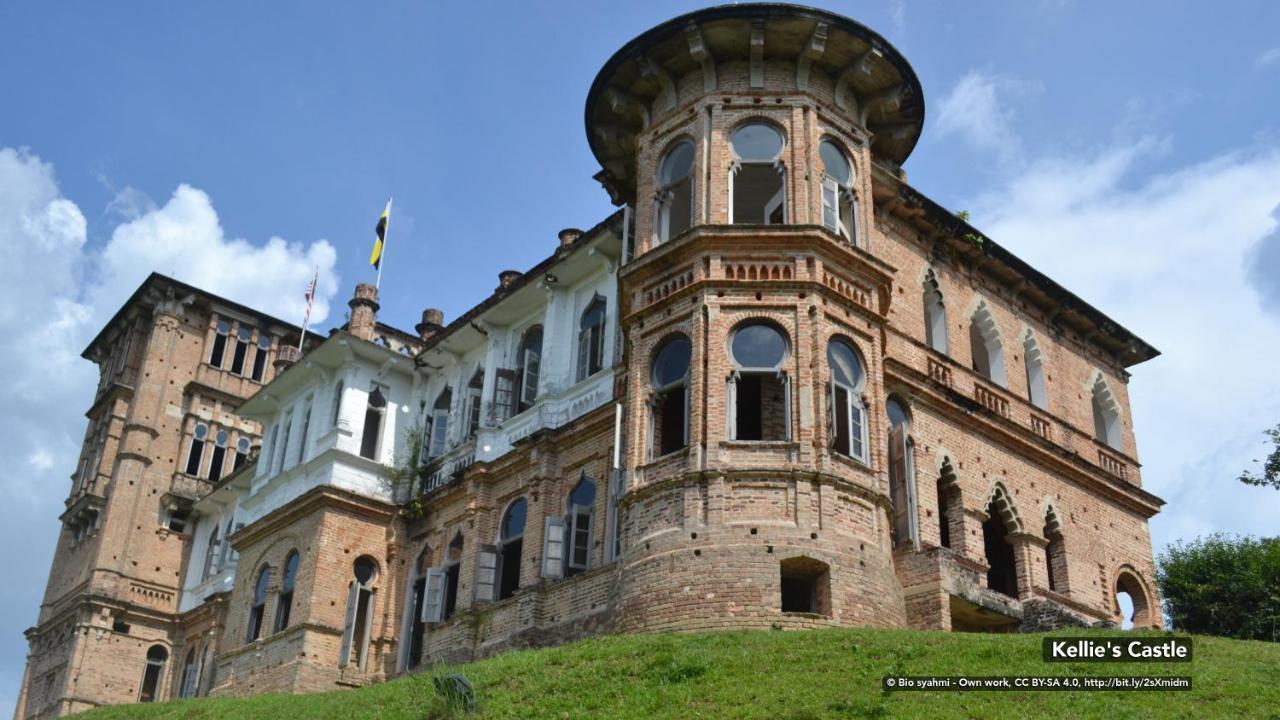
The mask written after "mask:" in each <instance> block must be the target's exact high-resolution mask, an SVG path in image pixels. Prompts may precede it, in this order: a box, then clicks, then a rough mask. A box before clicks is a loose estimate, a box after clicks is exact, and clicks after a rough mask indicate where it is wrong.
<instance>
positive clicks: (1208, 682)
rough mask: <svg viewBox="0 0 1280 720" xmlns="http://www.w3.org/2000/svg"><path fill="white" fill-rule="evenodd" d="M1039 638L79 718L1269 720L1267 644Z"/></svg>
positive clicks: (828, 635) (612, 647) (574, 667)
mask: <svg viewBox="0 0 1280 720" xmlns="http://www.w3.org/2000/svg"><path fill="white" fill-rule="evenodd" d="M1063 634H1068V635H1078V634H1080V633H1079V632H1075V633H1063ZM1099 634H1110V633H1099ZM1149 634H1151V635H1158V634H1159V633H1149ZM1043 637H1045V636H1043V635H978V634H959V633H954V634H953V633H940V632H917V631H908V630H864V629H840V630H818V631H807V632H768V631H754V632H753V631H743V632H724V633H711V634H698V635H641V636H623V637H602V638H596V639H591V640H586V641H583V642H578V643H574V644H572V645H566V646H563V647H558V648H550V649H543V650H528V651H521V652H513V653H508V654H505V655H500V656H498V657H495V658H491V659H489V660H484V661H481V662H476V663H471V664H468V665H463V666H459V667H453V668H448V669H442V668H437V669H435V670H434V671H428V672H424V673H422V674H418V675H413V676H410V677H405V678H401V679H398V680H394V681H392V682H388V683H383V684H379V685H376V686H373V687H368V688H363V689H360V690H349V691H341V692H332V693H325V694H318V695H263V696H258V697H253V698H247V699H220V698H214V699H200V700H184V701H178V702H171V703H163V704H156V705H134V706H121V707H114V708H103V709H100V710H95V711H92V712H90V713H87V714H85V715H81V716H79V717H82V718H84V720H153V719H159V718H183V719H184V720H186V719H193V720H223V719H227V718H237V719H238V718H280V719H281V720H284V719H288V720H299V719H302V718H335V719H339V720H357V719H360V718H405V719H406V720H408V719H412V720H420V719H423V718H454V717H474V718H477V720H490V719H492V718H521V719H523V718H554V719H565V718H573V719H577V718H623V719H629V718H637V719H639V718H644V719H645V720H648V719H649V718H679V719H680V720H686V719H689V718H760V719H762V720H764V719H767V720H813V719H816V718H889V717H903V718H931V717H938V718H1040V717H1044V718H1048V717H1056V718H1108V719H1109V720H1111V719H1114V718H1135V717H1140V718H1163V717H1171V718H1172V717H1231V718H1250V717H1252V718H1271V719H1273V720H1274V719H1276V718H1280V644H1275V643H1263V642H1254V641H1245V640H1226V639H1222V638H1213V637H1196V638H1195V641H1194V643H1195V644H1194V661H1193V662H1191V663H1075V664H1061V663H1045V662H1043V661H1042V660H1041V658H1040V646H1041V640H1042V638H1043ZM450 672H458V673H462V674H463V675H465V676H466V677H467V678H468V679H469V680H470V682H471V683H472V685H473V686H474V688H475V695H476V702H477V708H476V711H475V712H474V713H471V714H464V713H462V712H461V711H460V710H459V709H457V708H450V707H448V706H447V705H446V703H445V702H444V701H443V700H442V699H441V698H439V697H437V696H436V693H435V691H434V689H433V688H434V683H433V677H434V676H438V675H442V674H446V673H450ZM933 674H937V675H962V674H963V675H1038V676H1048V675H1055V676H1056V675H1061V676H1074V677H1087V676H1105V675H1135V676H1139V675H1140V676H1159V675H1173V676H1176V675H1183V676H1190V677H1191V678H1192V688H1191V689H1190V690H1182V691H1167V690H1164V691H1151V690H1146V691H1132V690H1129V691H1120V690H1107V691H1092V692H1085V691H1040V692H1030V691H1026V692H1022V691H982V692H942V691H912V692H885V690H884V687H883V678H884V677H885V676H886V675H933Z"/></svg>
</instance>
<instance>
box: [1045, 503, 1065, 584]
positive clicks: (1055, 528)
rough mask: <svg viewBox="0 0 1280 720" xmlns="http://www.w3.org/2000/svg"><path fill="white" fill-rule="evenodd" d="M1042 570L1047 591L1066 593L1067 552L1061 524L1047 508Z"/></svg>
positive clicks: (1056, 516)
mask: <svg viewBox="0 0 1280 720" xmlns="http://www.w3.org/2000/svg"><path fill="white" fill-rule="evenodd" d="M1044 539H1045V540H1047V541H1048V543H1047V544H1046V545H1045V546H1044V569H1045V574H1046V576H1047V577H1046V578H1045V579H1046V580H1047V581H1048V583H1049V589H1050V590H1052V591H1054V592H1057V593H1065V592H1066V591H1067V552H1066V548H1065V547H1064V546H1063V541H1062V523H1061V522H1059V521H1058V514H1057V512H1056V511H1055V510H1054V509H1053V507H1049V508H1048V510H1046V511H1045V516H1044Z"/></svg>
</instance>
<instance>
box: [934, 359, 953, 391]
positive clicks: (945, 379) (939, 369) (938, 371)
mask: <svg viewBox="0 0 1280 720" xmlns="http://www.w3.org/2000/svg"><path fill="white" fill-rule="evenodd" d="M929 377H930V378H931V379H932V380H933V381H934V382H938V383H941V384H943V385H945V386H947V387H951V368H949V367H947V366H946V365H945V364H944V363H942V362H941V361H939V360H935V359H934V358H929Z"/></svg>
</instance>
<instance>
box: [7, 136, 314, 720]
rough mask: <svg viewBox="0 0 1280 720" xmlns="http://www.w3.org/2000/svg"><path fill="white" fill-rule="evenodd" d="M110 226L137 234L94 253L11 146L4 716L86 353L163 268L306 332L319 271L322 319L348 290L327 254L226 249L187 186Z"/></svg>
mask: <svg viewBox="0 0 1280 720" xmlns="http://www.w3.org/2000/svg"><path fill="white" fill-rule="evenodd" d="M105 215H120V216H123V217H125V218H127V219H129V222H126V223H124V224H122V225H119V226H118V227H116V228H115V229H114V231H113V232H112V233H111V234H110V239H109V240H108V241H107V242H106V244H105V245H104V246H103V247H101V248H94V247H92V246H90V245H89V244H87V237H88V232H87V231H88V223H87V222H86V220H85V215H84V213H82V212H81V211H80V208H78V207H77V206H76V204H75V203H74V202H72V201H71V200H69V199H67V198H65V197H63V196H62V194H61V192H60V190H59V188H58V185H57V181H56V179H55V175H54V169H53V167H52V166H51V165H50V164H48V163H45V162H43V161H41V160H40V158H38V157H37V156H35V155H34V154H32V153H31V152H29V151H27V150H15V149H12V148H0V337H3V338H4V339H5V349H6V352H3V353H0V377H4V378H5V382H4V383H0V407H3V408H4V412H3V413H0V457H5V458H15V459H18V462H16V463H14V464H12V465H11V468H10V470H11V471H10V472H8V473H5V474H4V475H3V476H0V503H3V505H4V507H5V508H6V519H5V522H4V523H0V547H7V548H22V549H23V552H24V553H25V554H24V557H23V562H20V563H11V564H10V568H9V569H10V577H9V578H8V580H9V581H8V582H7V583H5V586H4V590H3V591H0V598H3V599H2V600H0V604H2V605H3V608H4V611H5V612H4V613H3V614H2V615H0V617H2V619H0V706H8V707H9V708H12V704H13V702H14V699H15V694H16V692H17V689H18V686H19V684H20V683H21V678H22V670H23V661H24V658H25V656H26V650H27V648H26V641H25V640H24V639H23V637H22V630H23V629H24V628H26V627H27V626H28V625H30V624H32V623H33V622H34V621H35V619H36V613H37V611H38V609H39V605H40V600H41V595H42V593H43V590H44V586H45V582H46V579H47V576H48V572H49V559H50V556H51V554H52V549H53V540H54V539H55V538H56V536H57V532H58V522H57V517H58V514H59V512H60V511H61V508H62V499H63V498H64V497H65V496H66V493H67V490H68V489H69V487H70V480H69V479H68V478H69V476H70V474H71V472H72V471H73V469H74V467H75V464H76V462H77V459H78V455H79V451H80V443H81V439H82V437H83V434H84V431H85V426H86V420H85V418H84V411H85V409H86V408H88V406H89V404H90V402H92V399H93V393H94V388H95V386H96V381H97V373H96V370H95V368H94V367H93V366H92V365H91V364H90V363H89V362H88V361H86V360H83V359H81V358H80V351H81V350H83V349H84V346H85V345H86V344H87V343H88V341H89V340H90V339H91V338H92V337H93V335H94V334H95V333H96V332H97V330H98V329H99V328H100V327H101V325H102V323H104V322H105V321H106V320H107V319H108V318H110V316H111V315H112V313H114V311H115V310H116V309H117V308H118V307H119V305H120V303H122V302H123V301H124V300H125V299H126V298H127V297H128V296H129V294H130V293H132V292H133V290H134V289H136V287H137V285H138V284H139V283H140V282H141V281H142V280H143V278H145V277H146V276H147V274H148V273H149V272H151V271H152V270H158V271H160V272H165V273H170V274H173V275H175V276H176V277H178V278H179V279H181V280H184V281H186V282H189V283H191V284H193V285H197V286H199V287H202V288H205V289H207V290H210V291H212V292H215V293H218V294H221V295H224V296H226V297H229V298H231V299H233V300H236V301H238V302H241V303H244V304H246V305H249V306H251V307H256V308H261V309H263V310H266V311H267V312H270V313H274V314H277V315H279V316H280V317H282V318H285V319H288V320H292V321H294V322H297V321H299V320H300V319H301V317H302V308H303V305H304V302H305V301H304V300H303V293H304V290H305V289H306V284H307V283H308V282H310V280H311V277H312V273H313V272H315V268H316V266H317V265H318V266H319V268H320V282H319V288H318V293H317V303H316V309H315V311H314V313H313V317H314V318H315V319H317V320H323V319H324V317H325V316H326V315H327V313H328V309H329V301H330V299H331V298H332V296H333V295H334V293H335V292H336V290H337V284H338V279H337V276H336V274H335V273H334V261H335V252H334V249H333V247H332V246H331V245H330V244H329V243H328V242H326V241H323V240H320V241H317V242H314V243H311V244H310V245H307V246H303V245H301V244H298V243H288V242H286V241H285V240H283V239H280V238H271V239H270V240H268V241H267V242H266V243H263V244H254V243H250V242H248V241H246V240H240V239H234V238H227V237H226V236H225V235H224V233H223V230H222V227H221V225H220V224H219V222H218V217H217V213H216V212H214V209H213V206H212V203H211V202H210V200H209V197H208V196H207V195H206V194H205V193H203V192H201V191H199V190H197V189H194V188H191V187H188V186H186V185H183V186H180V187H179V188H178V189H177V190H176V191H175V192H174V194H173V197H171V198H170V199H169V201H168V202H167V203H165V204H164V205H163V206H162V207H156V206H155V204H154V203H151V202H150V200H149V199H147V198H146V197H145V195H142V194H141V193H138V192H137V191H134V190H131V189H129V188H126V190H125V191H124V192H123V193H117V202H115V203H113V207H112V208H110V212H108V213H105ZM7 712H10V713H11V712H12V710H11V709H10V710H8V711H7Z"/></svg>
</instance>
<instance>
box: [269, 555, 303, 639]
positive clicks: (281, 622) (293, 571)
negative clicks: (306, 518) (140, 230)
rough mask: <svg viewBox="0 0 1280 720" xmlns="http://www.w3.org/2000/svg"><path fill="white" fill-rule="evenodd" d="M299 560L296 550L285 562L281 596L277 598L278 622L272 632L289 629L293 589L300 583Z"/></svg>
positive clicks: (281, 579)
mask: <svg viewBox="0 0 1280 720" xmlns="http://www.w3.org/2000/svg"><path fill="white" fill-rule="evenodd" d="M298 559H299V558H298V551H297V550H294V551H292V552H290V553H289V557H288V558H286V559H285V561H284V574H283V575H282V576H281V578H280V594H279V595H277V596H276V622H275V626H274V627H273V628H272V632H280V631H281V630H284V629H285V628H287V627H289V615H290V614H291V612H292V611H293V587H294V585H296V584H297V582H298Z"/></svg>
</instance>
